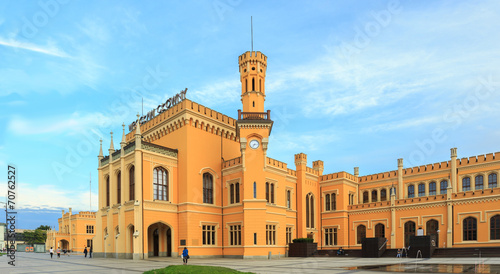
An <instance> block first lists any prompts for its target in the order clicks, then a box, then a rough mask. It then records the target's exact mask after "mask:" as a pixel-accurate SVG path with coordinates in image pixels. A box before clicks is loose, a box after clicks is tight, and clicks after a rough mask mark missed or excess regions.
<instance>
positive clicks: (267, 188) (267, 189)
mask: <svg viewBox="0 0 500 274" xmlns="http://www.w3.org/2000/svg"><path fill="white" fill-rule="evenodd" d="M266 201H267V202H268V203H269V183H268V182H266Z"/></svg>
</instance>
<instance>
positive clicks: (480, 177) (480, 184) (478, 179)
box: [475, 175, 484, 190]
mask: <svg viewBox="0 0 500 274" xmlns="http://www.w3.org/2000/svg"><path fill="white" fill-rule="evenodd" d="M475 181H476V184H475V189H476V190H480V189H483V186H484V183H483V175H477V176H476V180H475Z"/></svg>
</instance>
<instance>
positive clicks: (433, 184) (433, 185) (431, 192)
mask: <svg viewBox="0 0 500 274" xmlns="http://www.w3.org/2000/svg"><path fill="white" fill-rule="evenodd" d="M429 195H436V182H431V183H430V184H429Z"/></svg>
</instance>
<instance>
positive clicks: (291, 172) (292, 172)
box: [287, 169, 297, 177]
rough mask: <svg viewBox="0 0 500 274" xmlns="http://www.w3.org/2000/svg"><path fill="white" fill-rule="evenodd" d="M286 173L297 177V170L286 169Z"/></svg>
mask: <svg viewBox="0 0 500 274" xmlns="http://www.w3.org/2000/svg"><path fill="white" fill-rule="evenodd" d="M287 172H288V175H290V176H294V177H297V171H295V170H293V169H287Z"/></svg>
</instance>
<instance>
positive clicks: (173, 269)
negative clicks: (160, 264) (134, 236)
mask: <svg viewBox="0 0 500 274" xmlns="http://www.w3.org/2000/svg"><path fill="white" fill-rule="evenodd" d="M167 273H248V274H251V273H252V272H240V271H237V270H234V269H231V268H227V267H220V266H203V265H171V266H168V267H165V268H161V269H153V270H150V271H146V272H144V274H167Z"/></svg>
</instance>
